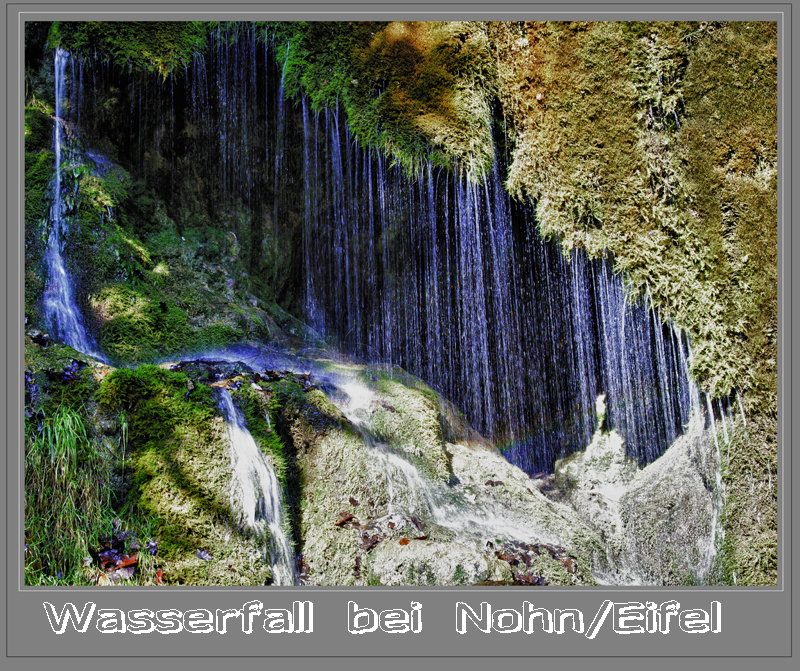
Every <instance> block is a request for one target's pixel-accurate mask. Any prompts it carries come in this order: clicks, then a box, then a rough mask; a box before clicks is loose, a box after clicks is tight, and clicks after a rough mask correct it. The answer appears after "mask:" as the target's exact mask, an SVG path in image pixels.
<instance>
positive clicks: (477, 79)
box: [270, 22, 494, 173]
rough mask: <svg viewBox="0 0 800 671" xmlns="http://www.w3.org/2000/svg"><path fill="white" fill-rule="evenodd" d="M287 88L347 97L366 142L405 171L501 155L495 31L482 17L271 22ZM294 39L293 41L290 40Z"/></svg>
mask: <svg viewBox="0 0 800 671" xmlns="http://www.w3.org/2000/svg"><path fill="white" fill-rule="evenodd" d="M270 30H271V31H272V34H273V42H274V43H275V53H276V56H277V58H278V60H279V62H280V64H281V66H282V67H283V72H284V78H285V86H286V93H287V95H289V96H295V95H298V94H300V93H305V94H307V95H308V96H309V98H310V100H311V103H312V106H313V107H314V108H315V109H319V108H321V107H337V106H339V105H343V106H344V109H345V112H346V114H347V120H348V124H349V126H350V129H351V131H352V132H353V134H354V136H355V138H356V139H357V140H358V141H359V142H360V143H362V144H364V145H367V146H374V147H377V148H378V149H379V150H380V151H382V152H383V153H385V154H386V155H387V156H390V157H391V158H392V159H394V161H396V162H397V163H399V164H401V165H403V166H404V167H405V168H406V169H409V170H412V171H416V170H420V169H421V168H422V167H424V166H425V165H427V164H429V163H431V164H434V165H442V166H446V167H451V168H452V167H454V165H455V164H456V163H460V164H462V165H463V166H464V167H466V168H468V169H470V170H471V171H472V172H473V173H480V172H482V171H484V170H487V169H489V168H490V166H491V163H492V160H493V157H494V145H493V142H492V138H491V115H490V112H489V101H490V99H491V96H492V84H491V68H492V60H491V58H490V54H489V50H488V45H487V42H486V37H485V34H484V32H483V28H482V26H481V24H477V23H455V22H450V23H430V22H394V23H389V24H385V23H377V22H348V23H344V22H295V23H278V24H275V25H272V26H270ZM282 44H283V45H285V46H282Z"/></svg>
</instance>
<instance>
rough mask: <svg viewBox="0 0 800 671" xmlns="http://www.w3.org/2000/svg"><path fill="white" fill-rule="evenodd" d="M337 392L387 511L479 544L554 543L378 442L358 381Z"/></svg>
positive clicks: (532, 523)
mask: <svg viewBox="0 0 800 671" xmlns="http://www.w3.org/2000/svg"><path fill="white" fill-rule="evenodd" d="M335 385H336V387H337V389H338V391H339V392H340V393H339V394H338V395H332V396H331V400H332V401H333V402H334V404H336V405H337V407H338V408H339V409H340V410H341V411H342V413H343V414H344V415H345V417H347V419H348V420H349V421H350V423H351V424H352V425H353V427H355V429H356V430H357V431H358V432H359V434H360V435H361V437H362V438H363V439H364V443H365V445H367V446H368V448H369V449H370V450H371V452H372V458H371V461H370V468H372V469H374V478H375V479H376V480H379V481H380V480H383V481H384V482H385V486H386V491H387V492H388V494H389V502H388V511H387V512H388V515H389V516H390V517H392V516H395V515H397V516H399V517H405V518H408V517H409V516H411V515H417V516H419V517H422V518H423V519H428V520H431V521H433V522H434V523H435V524H438V525H439V526H441V527H444V528H446V529H449V530H451V531H453V532H455V533H456V534H458V536H459V538H460V540H461V542H465V541H467V540H471V541H473V542H476V543H477V544H478V545H479V546H483V545H485V541H486V540H487V539H492V540H494V539H505V540H511V541H522V542H549V543H557V542H558V540H557V539H556V538H551V537H549V535H548V533H547V532H545V531H543V530H542V529H541V528H539V526H538V525H537V521H536V520H534V519H520V518H519V517H518V516H517V517H516V518H515V517H514V516H513V515H511V514H508V513H507V511H506V510H505V509H504V508H503V506H502V504H501V505H498V506H491V505H488V504H487V503H486V502H484V503H483V504H482V505H475V504H473V503H471V502H470V501H469V499H468V497H467V496H466V495H465V492H464V491H462V488H461V487H459V486H458V485H455V486H452V485H444V484H442V483H437V482H432V481H431V480H430V479H428V478H426V477H425V476H424V475H423V474H422V473H421V472H420V471H419V469H418V468H417V467H416V466H415V465H414V464H413V463H411V461H409V459H408V458H406V457H405V456H402V455H400V454H398V453H397V452H396V451H395V450H394V449H393V448H392V447H391V446H390V445H389V444H387V443H386V442H384V441H382V440H380V438H379V437H378V435H377V433H376V431H375V427H374V426H373V424H372V421H371V417H372V414H371V412H370V406H371V403H372V402H373V398H374V395H373V393H372V392H371V391H370V390H369V389H368V388H367V387H366V386H365V385H364V384H362V383H360V382H358V381H355V380H351V379H344V380H338V381H337V382H335Z"/></svg>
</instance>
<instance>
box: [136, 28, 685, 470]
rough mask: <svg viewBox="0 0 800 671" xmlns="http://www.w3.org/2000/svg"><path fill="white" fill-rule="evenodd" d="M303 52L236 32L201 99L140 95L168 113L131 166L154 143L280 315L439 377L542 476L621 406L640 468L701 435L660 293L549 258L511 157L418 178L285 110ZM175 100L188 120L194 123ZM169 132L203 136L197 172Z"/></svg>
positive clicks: (194, 66)
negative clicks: (238, 249)
mask: <svg viewBox="0 0 800 671" xmlns="http://www.w3.org/2000/svg"><path fill="white" fill-rule="evenodd" d="M286 48H287V45H286V43H285V42H282V41H280V40H278V39H275V40H270V39H269V36H268V35H266V34H264V33H262V32H259V30H258V29H256V28H255V27H252V26H251V27H244V26H242V25H233V24H219V26H218V27H217V28H215V30H214V32H213V34H212V36H211V46H210V48H209V49H208V51H207V53H205V54H204V56H203V57H199V56H198V57H197V58H195V59H194V61H193V62H192V63H190V64H188V65H187V70H186V77H185V79H184V80H180V79H179V78H175V79H174V81H173V80H169V82H168V83H159V82H157V81H156V80H153V81H152V82H151V83H146V85H145V86H144V87H139V88H138V89H137V90H136V91H135V92H134V90H133V89H132V88H131V89H129V93H128V95H129V96H130V98H131V100H130V102H131V109H132V110H135V109H136V108H137V107H138V109H140V110H141V109H143V107H144V109H150V110H151V111H150V112H144V118H143V119H142V118H140V119H139V120H138V124H131V128H132V129H133V130H132V132H134V131H135V132H134V135H135V137H132V138H131V139H130V140H126V141H127V142H128V144H129V145H130V147H131V148H132V149H133V148H138V150H139V151H142V147H143V146H145V145H146V142H147V141H153V142H154V143H155V144H157V147H158V148H159V151H161V152H162V153H163V154H164V156H163V157H161V158H160V159H159V160H160V161H162V162H164V163H169V164H173V163H174V162H176V161H177V162H179V163H180V164H181V165H183V166H185V168H186V174H188V175H190V179H187V183H189V182H192V183H196V184H202V187H201V189H200V192H201V195H200V196H198V195H197V193H194V192H192V193H193V195H192V197H193V198H195V199H197V202H198V203H199V202H200V201H201V200H202V199H205V200H203V202H202V206H203V209H202V210H197V209H196V208H197V206H196V205H191V204H189V203H190V199H185V200H181V201H180V202H177V203H173V204H172V209H173V210H174V211H185V212H187V214H186V217H187V219H186V221H188V222H190V223H188V224H187V225H191V222H192V221H193V220H194V218H200V220H202V218H205V217H209V216H211V213H212V212H213V216H214V218H215V221H216V222H219V223H218V225H219V226H226V227H227V226H230V230H233V232H234V233H235V234H236V236H237V239H238V240H240V242H241V246H242V249H250V250H251V251H250V253H249V259H248V260H247V272H248V274H249V276H250V277H251V278H253V279H254V282H253V289H252V290H253V291H254V292H256V293H258V291H259V290H260V291H261V293H260V294H259V296H260V297H261V298H262V299H266V300H269V299H270V298H273V297H274V298H275V299H276V300H280V301H284V302H283V303H282V304H283V305H288V304H291V305H292V306H293V309H301V310H304V312H305V314H304V315H303V317H304V318H305V321H306V323H308V324H309V325H311V326H312V327H313V328H314V329H316V330H317V331H319V332H320V333H321V334H323V335H325V336H328V337H330V338H331V339H333V340H336V341H337V342H338V343H339V345H340V346H341V348H342V349H344V350H346V351H347V352H348V353H350V354H353V355H356V356H357V357H360V358H362V359H364V360H366V361H369V362H374V363H378V362H381V363H382V362H386V363H391V364H396V365H399V366H401V367H402V368H404V369H406V370H407V371H409V372H411V373H413V374H415V375H418V376H420V377H421V378H423V379H424V380H425V381H426V382H427V383H428V384H429V385H430V386H431V387H433V388H435V389H436V390H437V391H439V392H441V393H442V394H443V395H444V396H446V397H447V398H449V399H450V400H451V401H453V402H454V403H455V404H456V405H457V406H458V407H460V408H461V409H462V410H463V411H464V413H465V415H466V417H467V419H468V420H469V421H470V423H471V424H472V425H473V426H474V427H475V428H476V429H478V430H479V431H481V432H482V433H484V434H485V435H487V436H488V437H490V438H492V439H493V440H494V441H495V442H496V443H497V444H498V445H499V446H500V447H501V449H502V450H503V452H504V454H505V455H506V456H507V458H508V459H509V460H510V461H511V462H512V463H514V464H515V465H517V466H520V467H521V468H523V469H524V470H525V471H526V472H528V473H529V474H533V473H537V472H541V471H551V470H552V468H553V464H554V463H555V461H556V460H557V459H559V458H562V457H564V456H566V455H568V454H570V453H571V452H573V451H575V450H579V449H584V448H585V447H586V445H587V444H588V443H589V442H590V440H591V438H592V435H593V434H594V431H595V430H596V428H597V426H596V415H595V412H594V404H595V399H596V398H597V396H598V395H599V394H602V393H605V394H606V396H607V399H608V400H607V403H608V412H607V415H606V424H607V428H609V429H616V430H617V432H618V433H619V434H620V435H621V436H623V438H624V439H625V443H626V449H627V451H628V454H629V455H630V456H632V457H633V458H635V459H636V460H637V461H638V462H639V463H640V464H642V465H644V464H647V463H650V462H652V461H653V460H655V459H656V458H657V457H658V456H659V455H660V454H662V453H663V451H664V450H665V449H666V447H667V446H668V445H669V444H670V443H671V442H673V441H674V440H675V438H676V437H678V436H679V435H681V434H682V433H683V432H684V427H685V426H686V425H687V424H688V421H689V417H690V408H691V406H692V399H691V398H690V396H691V392H690V389H689V386H688V382H687V380H688V379H689V375H688V364H687V362H688V361H689V360H690V357H689V354H688V352H689V342H688V338H687V336H686V335H685V334H683V333H680V332H678V331H676V330H675V329H674V328H673V327H672V325H671V324H669V323H664V322H663V320H662V318H661V315H659V313H658V310H657V309H656V308H655V307H654V305H653V303H652V300H650V297H649V295H647V293H646V292H645V295H644V296H640V297H638V298H633V297H632V296H634V292H633V291H630V290H629V289H626V287H625V286H624V283H623V278H621V277H620V276H619V275H618V274H616V273H615V272H614V262H613V259H611V258H608V257H606V258H600V259H590V258H589V257H588V255H587V254H586V253H585V251H584V250H581V249H574V250H570V251H567V252H565V251H564V250H562V248H561V246H560V245H559V243H558V242H557V241H549V240H542V239H541V236H540V234H539V231H538V223H537V221H536V216H535V210H534V206H533V204H530V203H520V202H517V201H514V200H512V199H511V198H510V197H509V196H508V194H507V193H506V191H505V188H504V186H503V182H504V179H505V173H506V166H505V164H504V162H503V161H504V159H503V157H502V156H498V158H497V160H496V163H495V165H494V166H493V167H492V169H491V170H488V171H487V172H486V173H485V174H469V173H468V171H466V170H465V169H462V168H459V167H456V169H455V170H454V171H453V172H452V173H447V172H445V171H443V170H440V169H438V168H435V167H433V166H430V165H428V166H422V168H421V170H420V172H419V173H418V174H417V175H415V176H409V175H408V174H406V173H405V171H404V170H403V169H402V168H401V167H399V166H397V165H394V164H390V162H389V161H388V160H387V159H386V158H385V157H383V156H381V155H380V154H379V153H377V152H375V151H373V150H370V149H367V148H363V147H360V146H359V145H358V143H357V142H356V141H355V139H354V138H353V136H352V135H351V132H350V129H349V128H348V126H347V123H346V118H345V113H344V111H343V109H342V108H336V107H332V108H324V109H321V110H320V109H314V108H313V105H312V103H311V102H310V101H309V100H307V99H299V100H297V101H294V103H292V101H290V100H286V101H284V99H283V97H284V95H283V94H284V91H286V90H288V89H289V87H290V86H289V85H290V82H289V81H287V77H288V75H287V71H286V68H281V67H279V66H278V64H277V62H276V60H275V57H274V53H277V52H278V51H280V53H281V54H283V51H284V50H285V49H286ZM173 89H174V91H173ZM143 96H144V103H143V102H142V100H143ZM154 97H155V100H153V98H154ZM134 98H135V100H134ZM173 98H174V99H175V100H184V99H185V101H186V103H187V104H186V105H185V106H184V107H183V108H181V114H179V115H177V116H179V117H180V118H175V114H174V113H173V111H172V105H173V103H172V100H173ZM134 103H135V104H134ZM140 117H141V114H140ZM180 124H183V126H181V125H180ZM184 131H185V132H184ZM166 132H169V133H170V134H171V135H175V134H177V133H181V132H183V135H184V136H185V137H186V142H187V144H186V146H185V148H184V149H183V150H182V151H183V155H182V156H181V155H179V156H177V157H176V156H174V155H173V154H174V152H175V151H179V148H178V149H173V148H172V145H171V144H170V143H169V142H163V141H162V140H161V139H160V138H161V136H162V135H163V134H164V133H166ZM142 136H145V138H146V141H145V143H144V145H143V142H142ZM148 138H149V139H148ZM151 153H152V154H153V156H155V155H156V154H158V152H151ZM143 160H144V159H143ZM148 160H150V161H152V162H153V166H155V165H156V164H157V163H158V161H156V159H155V158H151V159H148ZM144 171H145V173H146V174H147V175H148V177H153V178H154V182H157V181H158V180H157V176H156V173H155V172H153V171H154V167H151V166H150V164H149V163H148V164H146V165H145V166H144ZM211 185H219V187H220V188H210V187H211ZM162 191H163V192H164V194H172V187H171V186H169V187H167V186H166V185H165V186H164V188H163V189H162ZM191 208H195V210H191ZM190 210H191V211H190ZM284 299H285V300H284Z"/></svg>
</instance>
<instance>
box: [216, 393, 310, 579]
mask: <svg viewBox="0 0 800 671" xmlns="http://www.w3.org/2000/svg"><path fill="white" fill-rule="evenodd" d="M220 410H221V411H222V414H223V416H224V417H225V421H226V422H227V423H228V435H229V437H230V441H231V468H232V470H233V485H232V487H231V506H232V507H233V508H234V509H235V510H237V511H238V512H239V513H240V515H241V520H242V522H243V523H244V524H245V525H246V526H247V527H248V528H249V529H251V530H252V531H253V532H254V533H255V534H256V536H257V537H258V538H259V539H261V540H264V539H266V538H267V537H268V538H269V541H268V545H265V548H264V552H265V556H264V559H265V560H269V561H270V562H271V565H272V576H273V582H274V584H276V585H296V584H297V576H296V574H295V568H294V552H293V550H292V544H291V541H290V539H289V537H288V536H287V534H286V532H285V531H284V529H283V527H284V514H283V497H282V495H281V488H280V485H279V483H278V479H277V478H276V477H275V472H274V471H273V470H272V468H271V467H270V465H269V464H268V463H267V460H266V459H265V458H264V454H263V453H262V452H261V450H260V449H259V447H258V445H256V442H255V440H254V439H253V436H252V435H251V433H250V431H248V429H247V425H246V424H245V421H244V418H243V417H242V415H241V413H240V412H239V411H238V410H237V409H236V407H235V406H234V405H233V399H232V398H231V395H230V392H229V391H228V390H227V389H222V390H220Z"/></svg>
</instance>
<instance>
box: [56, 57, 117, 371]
mask: <svg viewBox="0 0 800 671" xmlns="http://www.w3.org/2000/svg"><path fill="white" fill-rule="evenodd" d="M68 60H69V54H68V53H67V52H65V51H63V50H62V49H57V50H56V55H55V87H56V91H55V93H56V120H55V124H54V126H55V130H54V137H53V148H54V150H55V157H56V158H55V168H56V169H55V179H54V183H53V192H52V197H53V198H52V200H53V204H52V206H51V208H50V224H51V228H50V235H49V237H48V239H47V252H46V254H45V263H46V264H47V271H48V282H47V286H46V288H45V291H44V314H45V321H46V323H47V325H48V328H49V329H50V331H51V333H52V334H53V336H54V337H55V338H56V339H57V340H59V341H60V342H63V343H65V344H67V345H69V346H70V347H72V348H73V349H76V350H78V351H79V352H83V353H84V354H88V355H90V356H92V357H94V358H96V359H99V360H101V361H106V358H105V357H104V356H103V355H102V354H100V352H99V351H98V349H97V346H96V345H95V343H94V341H93V340H92V338H91V336H90V335H89V334H88V333H87V331H86V327H85V325H84V323H83V318H82V316H81V313H80V310H79V309H78V306H77V304H76V302H75V297H74V293H73V287H72V279H71V278H70V275H69V273H68V271H67V269H66V266H65V265H64V258H63V256H62V253H61V252H62V244H63V236H64V234H65V233H66V229H67V216H66V214H67V212H68V210H69V209H70V208H69V205H68V203H67V202H65V198H64V196H65V194H64V186H65V185H64V184H63V183H62V182H63V180H62V176H63V171H64V166H63V165H62V161H64V160H66V159H68V158H69V156H70V149H69V145H70V143H69V142H67V141H66V138H65V137H64V135H65V133H64V129H65V125H66V119H65V118H64V100H65V95H66V94H65V72H66V66H67V61H68ZM65 150H66V156H64V153H65ZM67 195H69V196H71V197H72V198H73V199H74V198H76V197H77V192H76V191H73V193H71V194H67Z"/></svg>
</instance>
